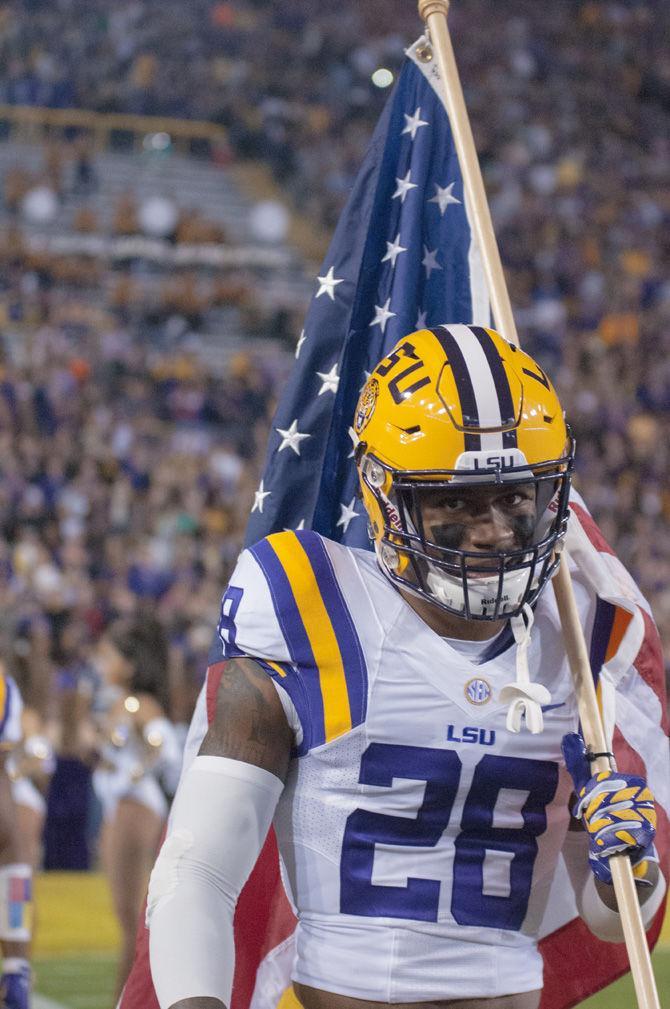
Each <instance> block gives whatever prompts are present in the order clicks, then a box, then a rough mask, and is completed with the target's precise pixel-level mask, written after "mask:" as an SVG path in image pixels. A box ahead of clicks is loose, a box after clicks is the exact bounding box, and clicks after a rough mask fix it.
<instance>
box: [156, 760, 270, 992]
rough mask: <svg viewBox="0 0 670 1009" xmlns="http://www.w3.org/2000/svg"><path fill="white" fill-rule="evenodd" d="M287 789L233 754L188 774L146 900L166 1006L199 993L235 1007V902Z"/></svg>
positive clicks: (194, 766) (197, 766) (197, 762)
mask: <svg viewBox="0 0 670 1009" xmlns="http://www.w3.org/2000/svg"><path fill="white" fill-rule="evenodd" d="M283 787H284V786H283V784H282V782H281V781H280V780H279V778H277V777H275V775H274V774H270V772H269V771H264V770H263V769H262V768H260V767H255V766H254V765H252V764H245V763H243V762H242V761H239V760H230V759H228V758H227V757H211V756H198V757H196V758H195V760H194V761H193V763H192V764H191V766H190V767H189V768H188V770H187V771H186V772H185V774H184V776H183V778H182V781H181V783H180V785H179V788H178V790H177V795H176V797H175V801H174V805H173V807H172V812H171V814H170V821H169V826H168V834H167V837H166V839H165V841H164V843H163V846H162V848H161V850H160V853H159V855H158V858H157V860H156V864H155V866H154V870H153V872H152V874H151V880H150V882H149V894H148V897H147V925H148V927H149V930H150V936H149V953H150V961H151V974H152V978H153V982H154V988H155V990H156V995H157V997H158V1002H159V1005H160V1006H161V1009H169V1007H170V1006H172V1005H174V1003H175V1002H179V1001H181V1000H182V999H187V998H198V997H200V998H205V997H209V998H218V999H221V1000H222V1001H223V1002H224V1004H225V1005H228V1006H229V1005H230V995H231V990H232V985H233V971H234V966H235V954H234V945H233V916H234V913H235V905H236V903H237V898H238V897H239V895H240V891H241V890H242V887H243V886H244V884H245V883H246V881H247V879H248V877H249V875H250V873H251V870H252V869H253V867H254V865H255V863H256V859H257V858H258V856H259V854H260V851H261V848H262V847H263V844H264V842H265V838H266V835H267V832H268V830H269V828H270V824H271V822H272V817H273V815H274V811H275V807H276V805H277V801H278V799H279V796H280V795H281V792H282V790H283Z"/></svg>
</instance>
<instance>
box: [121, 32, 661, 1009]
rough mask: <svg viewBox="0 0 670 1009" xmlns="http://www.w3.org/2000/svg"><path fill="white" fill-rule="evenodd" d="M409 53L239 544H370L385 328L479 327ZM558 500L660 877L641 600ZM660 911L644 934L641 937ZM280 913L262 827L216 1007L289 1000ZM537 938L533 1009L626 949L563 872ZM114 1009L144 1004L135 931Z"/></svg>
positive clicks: (475, 290)
mask: <svg viewBox="0 0 670 1009" xmlns="http://www.w3.org/2000/svg"><path fill="white" fill-rule="evenodd" d="M422 53H425V41H424V40H419V42H418V43H416V44H415V45H414V46H412V48H411V49H410V50H408V54H407V55H408V58H407V60H406V62H405V64H404V66H403V69H402V71H401V73H400V76H399V80H398V82H397V85H396V87H395V89H394V92H393V94H392V95H391V97H390V99H389V102H388V104H387V105H386V108H385V110H384V112H383V114H382V116H381V118H380V121H379V123H378V125H377V128H376V130H375V133H374V136H373V139H372V143H371V145H370V148H369V150H368V153H367V156H366V158H365V161H364V164H363V167H362V168H361V171H360V173H359V175H358V178H357V180H356V183H355V185H354V188H353V191H352V194H351V197H350V199H349V202H348V204H347V206H346V208H345V210H344V211H343V214H342V216H341V218H340V221H339V223H338V226H337V229H336V232H335V236H334V238H333V241H332V243H331V246H330V249H329V251H328V254H327V256H326V260H325V263H324V265H323V267H322V268H321V271H320V273H319V276H318V278H317V280H316V282H315V292H314V297H313V299H312V302H311V305H310V308H309V311H308V314H307V318H306V322H305V328H304V330H303V333H302V334H301V337H300V340H299V342H298V346H297V348H296V358H297V363H296V366H295V368H294V370H293V375H292V378H291V380H290V382H289V384H288V386H287V387H286V389H285V391H284V394H283V396H282V398H281V402H280V404H279V407H278V410H277V414H276V416H275V418H274V421H273V430H272V433H271V436H270V442H269V447H268V454H267V460H266V465H265V469H264V472H263V477H262V480H261V483H260V486H259V488H258V490H257V491H256V496H255V501H254V506H253V510H252V514H251V517H250V521H249V525H248V528H247V537H246V541H247V544H251V543H254V542H256V541H257V540H259V539H261V538H262V537H263V536H266V535H268V534H269V533H271V532H275V531H279V530H281V529H284V528H294V529H298V528H310V527H311V528H314V529H316V530H317V531H318V532H320V533H322V534H323V535H325V536H328V537H330V538H332V539H336V540H339V541H341V542H344V543H347V544H349V545H352V546H368V545H369V543H368V537H367V531H366V521H365V518H364V516H363V508H362V505H361V504H360V502H359V501H358V500H357V498H356V492H355V488H356V485H357V478H356V474H355V470H354V465H353V458H352V456H351V453H350V444H349V441H348V429H349V426H350V424H351V421H352V417H353V413H354V409H355V404H356V401H357V398H358V394H359V390H360V387H361V386H362V385H363V383H364V381H365V379H366V377H367V376H366V372H367V371H368V370H369V369H370V368H371V367H373V366H374V365H375V364H376V362H377V361H378V360H379V359H380V358H381V357H382V356H383V355H384V354H385V353H387V352H388V351H389V350H390V349H391V347H392V346H393V345H394V344H395V343H396V342H397V341H398V339H399V338H400V337H402V336H405V335H406V334H407V333H409V332H412V331H413V330H414V329H418V328H421V327H422V326H424V325H427V326H434V325H439V324H440V323H444V322H452V323H458V322H461V323H474V324H477V325H489V324H490V309H489V302H488V295H487V290H486V284H485V280H484V276H483V271H482V267H481V261H480V257H479V254H478V250H477V247H476V244H475V241H474V237H473V234H472V231H471V228H470V224H469V218H468V208H467V204H466V200H465V198H464V195H463V180H462V176H461V172H460V168H459V165H458V160H457V156H456V153H455V150H454V146H453V141H452V136H451V130H450V127H449V122H448V118H447V114H446V111H445V109H444V106H443V104H442V102H441V99H440V98H439V81H438V78H437V70H436V67H435V65H434V63H433V62H432V61H429V62H426V61H425V59H422V58H421V54H422ZM571 508H572V512H573V517H572V519H571V522H570V528H569V533H568V537H569V543H568V547H569V550H570V553H571V557H572V560H573V562H576V565H577V567H578V569H579V572H580V577H582V578H583V579H585V580H586V581H587V583H589V584H590V586H591V589H592V590H593V591H594V592H595V593H596V595H597V596H598V597H599V603H598V607H597V616H596V623H595V625H594V628H592V629H591V649H590V650H591V655H590V658H591V665H592V669H593V675H594V678H595V679H596V682H599V681H602V682H603V684H605V683H608V684H609V687H610V688H611V689H614V688H616V702H615V708H616V718H615V723H616V724H615V725H613V726H612V728H613V746H614V752H615V755H616V756H617V759H618V760H619V765H620V766H621V767H622V768H623V769H626V770H630V771H632V772H635V773H639V774H642V775H644V776H646V777H647V778H648V780H649V782H650V784H651V787H652V789H653V790H654V791H655V793H656V796H657V800H658V809H659V833H658V837H657V842H658V845H657V846H658V849H659V855H660V858H661V864H662V866H663V870H664V873H665V875H666V878H668V876H669V875H670V820H669V816H670V770H669V759H668V740H667V733H668V719H667V710H666V698H665V682H664V669H663V657H662V653H661V649H660V642H659V638H658V633H657V631H656V628H655V626H654V624H653V620H652V618H651V615H650V613H649V610H648V605H647V603H646V602H645V600H644V599H643V598H642V597H641V596H640V594H639V592H638V590H637V588H636V586H635V585H634V583H633V582H632V580H631V579H630V576H629V575H628V574H627V572H626V571H625V570H624V568H623V566H622V565H621V563H620V562H619V561H618V559H617V558H616V557H615V556H614V553H613V551H612V550H611V548H610V547H609V546H608V544H607V543H606V542H605V540H604V538H603V537H602V534H601V533H600V530H599V529H598V527H597V526H596V524H595V522H594V521H593V519H592V518H591V516H590V515H589V513H588V511H587V510H586V508H585V506H584V504H583V502H582V501H581V500H580V499H579V497H578V496H576V495H575V496H574V498H573V500H572V502H571ZM217 644H218V642H217ZM214 654H215V657H214V659H213V664H212V665H211V666H210V668H209V670H208V674H207V682H206V685H205V688H204V689H203V692H202V693H201V696H200V699H199V701H198V705H197V708H196V712H195V715H194V718H193V721H192V724H191V729H190V732H189V742H188V744H187V752H186V755H185V760H184V763H185V766H187V765H188V763H189V762H190V759H192V758H193V756H194V755H195V753H196V752H197V750H198V747H199V745H200V742H201V741H202V738H203V737H204V735H205V732H206V731H207V726H208V723H209V721H210V720H211V718H212V717H213V712H214V707H215V698H216V691H217V687H218V683H219V680H220V677H221V672H222V669H223V663H222V662H221V661H220V648H217V647H215V648H214V649H213V655H214ZM217 657H218V658H217ZM663 912H664V909H663V908H661V910H660V911H659V913H658V915H657V916H656V919H655V921H654V923H653V925H652V926H651V928H650V930H649V932H648V937H649V940H650V942H652V943H653V942H655V941H656V939H657V938H658V935H659V932H660V929H661V923H662V919H663ZM295 923H296V919H295V917H294V914H293V910H292V908H291V905H290V903H289V901H288V898H287V896H286V893H285V890H284V887H283V884H282V881H281V877H280V873H279V861H278V853H277V845H276V840H275V838H274V832H273V831H272V830H271V831H270V834H269V836H268V839H267V841H266V844H265V847H264V849H263V851H262V853H261V855H260V857H259V859H258V861H257V863H256V866H255V868H254V870H253V872H252V874H251V877H250V878H249V880H248V882H247V884H246V886H245V887H244V889H243V891H242V894H241V896H240V899H239V902H238V905H237V910H236V914H235V948H236V965H235V981H234V985H233V997H232V1004H231V1009H278V1007H279V1009H299V1007H298V1003H297V1001H296V999H295V996H293V995H292V993H291V989H290V971H291V966H292V959H293V932H294V929H295ZM540 936H541V941H540V949H541V951H542V954H543V957H544V965H545V985H544V991H543V995H542V1002H541V1009H568V1007H570V1006H574V1005H576V1004H577V1003H578V1002H580V1001H581V1000H582V999H584V998H586V997H587V996H588V995H590V994H592V993H593V992H595V991H598V990H599V989H600V988H602V987H604V986H605V985H607V984H609V983H610V982H611V981H613V980H615V978H616V977H618V976H619V975H620V974H622V973H623V972H625V971H626V970H627V969H628V967H627V963H628V961H627V956H626V952H625V949H624V947H623V946H622V945H621V946H617V945H612V944H604V943H602V942H601V941H600V940H599V939H596V938H595V937H594V936H593V935H592V934H591V933H590V932H589V931H588V930H587V928H586V926H585V924H584V923H583V922H582V921H581V919H580V918H579V916H578V915H577V910H576V906H575V901H574V898H573V896H572V891H571V887H570V884H569V882H568V881H567V877H566V875H565V872H564V870H562V869H559V872H558V874H557V878H556V880H555V884H554V886H553V889H552V894H551V898H550V902H549V907H548V909H547V913H546V914H545V918H544V920H543V922H542V927H541V930H540ZM119 1009H158V1003H157V1001H156V997H155V994H154V992H153V986H152V983H151V975H150V970H149V960H148V933H147V932H146V930H145V929H144V928H143V925H140V928H139V930H138V942H137V954H136V960H135V964H134V966H133V970H132V972H131V976H130V978H129V980H128V983H127V985H126V988H125V990H124V993H123V996H122V998H121V1001H120V1003H119Z"/></svg>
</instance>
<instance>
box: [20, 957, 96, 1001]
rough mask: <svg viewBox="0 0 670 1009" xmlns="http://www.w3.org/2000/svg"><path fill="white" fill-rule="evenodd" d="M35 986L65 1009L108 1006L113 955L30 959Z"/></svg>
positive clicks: (40, 992) (41, 993)
mask: <svg viewBox="0 0 670 1009" xmlns="http://www.w3.org/2000/svg"><path fill="white" fill-rule="evenodd" d="M34 968H35V988H36V990H37V991H38V992H39V994H40V995H46V996H47V997H48V998H50V999H53V1000H54V1001H55V1002H59V1003H60V1004H61V1005H63V1006H67V1009H112V994H113V991H114V978H115V974H116V956H115V955H114V954H112V953H97V954H96V953H91V954H88V955H84V956H68V957H60V956H59V957H55V956H54V957H41V958H37V959H36V960H35V961H34Z"/></svg>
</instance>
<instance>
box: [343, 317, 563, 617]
mask: <svg viewBox="0 0 670 1009" xmlns="http://www.w3.org/2000/svg"><path fill="white" fill-rule="evenodd" d="M444 328H446V327H444ZM449 329H450V330H452V332H453V331H456V330H460V331H463V330H466V331H468V334H470V333H472V332H475V330H476V328H475V327H465V326H457V327H449ZM436 335H438V334H437V331H421V332H419V333H417V334H412V336H411V337H408V338H407V339H406V340H405V341H404V344H403V343H402V342H401V345H399V348H396V350H395V351H394V352H393V353H392V354H391V355H389V358H387V359H385V361H384V362H381V365H380V366H378V368H379V370H378V371H375V372H374V373H373V377H372V379H371V382H374V383H375V384H376V386H377V388H376V389H375V404H374V406H373V410H372V412H371V411H370V408H369V404H370V399H371V397H370V395H369V394H368V396H367V397H366V417H365V422H364V423H363V424H362V425H361V430H359V431H357V432H356V433H357V434H358V435H359V444H358V447H357V451H356V458H357V462H358V466H359V476H360V481H361V489H362V496H363V500H364V502H365V505H366V508H367V511H368V515H369V519H370V529H371V536H372V538H373V539H374V542H375V548H376V552H377V557H378V561H379V564H380V566H381V568H382V570H383V571H384V573H385V574H386V575H387V577H388V578H389V579H390V580H391V581H392V582H393V583H394V584H396V585H397V586H398V587H402V588H404V589H405V590H407V591H408V592H410V593H412V594H413V595H415V596H419V597H421V598H423V599H426V600H428V601H429V602H431V603H432V604H434V605H436V606H438V607H439V608H441V609H443V610H446V611H447V612H449V613H452V614H454V615H457V616H459V617H462V618H464V619H467V620H500V619H501V618H507V617H511V616H514V615H515V614H517V613H519V612H520V611H521V610H522V608H523V606H524V605H525V604H527V603H530V604H532V603H533V602H534V601H535V600H536V599H537V597H538V596H539V594H540V592H541V591H542V588H543V587H544V586H545V585H546V583H547V581H548V579H549V578H550V577H551V575H552V573H553V571H554V570H555V568H556V565H557V563H558V561H557V557H556V554H557V548H559V549H560V547H559V544H560V541H561V539H562V538H563V536H564V534H565V529H566V525H567V519H568V495H569V488H570V475H571V471H572V463H573V448H574V443H573V440H572V438H571V437H570V435H569V433H568V431H567V429H566V427H565V424H564V422H563V417H562V411H561V410H560V404H558V400H557V398H556V395H555V393H554V392H553V389H551V387H550V385H549V383H548V379H546V376H544V373H543V372H541V370H540V369H538V367H537V365H536V364H535V362H533V361H532V359H530V358H528V356H527V355H525V354H522V352H520V351H518V350H517V349H516V348H514V349H512V348H510V345H509V344H506V342H505V341H504V340H502V338H501V337H500V336H499V335H498V334H497V333H493V332H492V331H490V330H479V329H477V330H476V338H477V340H478V341H479V342H480V343H483V344H484V345H485V346H486V347H487V350H490V346H491V345H492V346H493V347H495V349H496V350H500V351H501V353H500V358H501V360H504V361H505V358H507V359H510V358H511V359H512V362H513V365H515V366H516V365H517V363H518V365H520V366H521V367H516V368H515V371H513V372H511V374H510V375H509V378H508V381H509V385H510V388H512V389H513V390H514V391H516V392H517V402H518V404H519V406H518V411H517V418H518V419H517V423H516V424H515V427H514V438H512V437H511V436H510V435H509V434H508V433H507V431H504V430H501V431H500V433H498V432H495V431H492V430H491V428H490V427H488V426H487V427H483V426H482V427H480V429H479V432H478V434H479V436H480V442H479V445H478V443H477V441H476V436H475V433H474V430H475V429H473V426H472V425H471V426H470V428H469V429H468V430H465V423H464V422H461V423H459V421H461V418H460V417H458V416H455V410H453V409H449V404H448V403H445V398H444V397H442V396H439V391H438V396H437V397H435V396H434V395H431V393H432V392H433V390H432V389H431V388H430V381H427V382H425V383H424V386H425V388H423V389H420V392H419V391H417V392H415V393H414V394H413V395H411V394H410V396H408V397H406V398H405V399H403V398H401V397H399V396H394V395H393V392H394V390H393V388H392V389H391V397H386V398H385V397H384V391H385V390H384V378H385V374H387V373H389V371H390V375H389V379H390V381H389V383H388V384H389V385H392V383H393V381H394V374H395V387H396V390H397V387H398V375H397V372H398V368H396V369H395V372H394V371H393V369H392V368H391V369H389V367H388V362H389V361H391V362H393V361H394V360H395V361H396V362H397V363H400V364H401V363H402V360H401V358H400V352H399V351H400V350H402V349H403V347H405V348H406V347H408V346H409V350H410V352H411V353H408V352H407V351H406V350H405V352H404V354H405V356H412V355H414V356H415V357H416V358H417V359H419V360H421V362H422V364H424V365H425V366H426V371H427V372H428V373H429V374H430V372H431V370H432V373H433V375H435V376H437V381H436V382H435V386H437V387H439V384H440V382H442V384H443V385H444V373H445V365H446V364H448V362H445V360H444V358H445V354H444V352H443V351H442V348H441V341H439V342H438V341H437V340H435V336H436ZM431 351H432V352H434V357H435V362H434V364H433V367H432V369H431V367H430V364H426V358H428V357H429V356H430V353H431ZM441 351H442V353H441ZM516 355H518V357H516ZM505 363H506V361H505ZM526 364H528V365H531V366H532V368H531V367H525V365H526ZM416 370H417V369H415V371H416ZM454 371H456V369H454ZM519 372H520V373H521V374H522V375H524V373H525V374H526V375H528V376H529V378H525V383H524V384H523V385H522V383H517V384H518V386H521V388H520V389H514V384H513V383H514V378H515V373H516V374H517V375H518V373H519ZM508 374H509V373H508ZM506 377H507V376H506ZM524 377H525V376H524ZM497 378H498V379H500V368H499V367H498V374H497ZM531 379H532V380H533V381H531ZM476 381H477V377H476V376H475V378H474V380H473V382H472V384H473V385H474V383H475V382H476ZM538 383H539V384H540V385H541V387H542V391H541V396H542V400H543V402H542V404H541V409H542V411H543V412H542V413H538V409H537V408H536V406H535V404H534V403H533V401H532V399H531V395H532V394H533V393H535V389H534V386H535V385H537V384H538ZM480 384H481V383H480ZM528 385H530V394H531V395H529V394H528V393H527V391H526V388H525V386H528ZM366 388H367V387H366ZM364 396H365V391H364ZM410 398H411V399H414V401H415V402H414V403H413V404H409V400H410ZM511 398H512V397H511V396H509V397H508V400H509V399H511ZM436 399H437V400H438V402H437V404H436ZM453 399H454V396H453V393H452V400H453ZM524 400H525V402H524ZM417 401H418V402H417ZM440 401H441V404H442V408H440ZM531 404H532V405H531ZM508 405H509V404H508ZM513 405H514V404H513ZM406 406H411V407H413V409H404V408H405V407H406ZM524 408H525V409H524ZM403 412H404V416H403ZM422 413H423V415H424V418H425V419H424V418H422V417H421V414H422ZM373 415H374V416H373ZM538 415H539V416H540V418H541V423H542V424H543V425H544V427H546V429H547V432H546V433H545V431H543V430H542V428H540V430H539V431H538V422H537V421H536V420H535V419H534V418H535V417H536V416H538ZM359 416H361V411H360V409H359V412H358V413H357V420H358V417H359ZM529 417H530V418H531V420H530V424H528V423H527V422H528V419H529ZM438 418H439V419H441V424H439V425H438V424H437V423H435V422H436V420H438ZM422 419H423V423H419V424H415V423H409V424H402V423H400V422H401V421H403V420H407V421H415V420H420V421H421V420H422ZM431 424H432V430H431ZM507 426H508V430H511V429H512V428H511V425H510V424H509V422H508V425H507ZM501 427H502V425H501ZM524 427H527V428H528V429H529V430H528V432H526V431H525V430H524ZM496 434H497V437H498V445H500V449H501V450H498V451H492V450H491V448H490V447H489V445H492V446H493V447H495V448H497V447H498V446H497V445H496V444H495V437H494V436H495V435H496ZM408 435H409V438H410V439H411V438H414V443H415V445H416V448H417V450H418V451H416V452H415V453H413V454H415V455H416V456H418V457H419V458H420V459H421V458H422V461H423V460H425V461H426V462H430V463H433V465H432V466H427V467H426V468H421V469H419V468H414V467H412V468H409V467H408V468H405V467H404V466H403V467H399V466H397V465H393V461H394V455H395V456H396V458H399V457H400V456H401V455H402V454H403V447H404V446H403V441H404V442H405V444H406V443H407V441H408V440H409V439H408V438H407V436H408ZM421 435H423V436H424V437H423V445H422V444H421ZM526 435H527V436H526ZM538 435H545V436H544V437H542V438H540V437H538ZM403 436H405V437H404V438H403ZM417 436H418V437H417ZM482 443H486V445H487V447H486V448H482V447H481V444H482ZM557 448H558V449H559V451H558V452H557V451H556V449H557ZM543 450H545V451H543ZM404 454H405V456H406V457H407V456H408V455H409V454H410V453H409V452H405V453H404ZM443 460H444V463H446V465H442V466H435V465H434V463H435V462H438V463H439V462H442V461H443ZM449 463H451V465H449ZM484 511H486V512H487V516H486V517H484V518H482V514H483V512H484ZM482 522H484V524H485V525H487V528H488V532H487V534H486V535H483V534H481V523H482ZM477 523H480V524H479V526H478V528H479V530H480V533H479V534H478V540H475V541H472V536H471V532H472V529H473V528H474V527H476V526H477ZM492 524H493V525H495V527H496V529H497V532H495V533H492V532H491V526H492Z"/></svg>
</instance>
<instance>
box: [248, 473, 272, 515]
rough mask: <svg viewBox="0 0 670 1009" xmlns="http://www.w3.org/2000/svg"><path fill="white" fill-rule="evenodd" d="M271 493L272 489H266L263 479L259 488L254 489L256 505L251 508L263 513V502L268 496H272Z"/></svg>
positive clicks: (253, 510)
mask: <svg viewBox="0 0 670 1009" xmlns="http://www.w3.org/2000/svg"><path fill="white" fill-rule="evenodd" d="M271 493H272V491H269V490H265V487H264V486H263V481H262V480H261V482H260V486H259V488H258V490H257V491H254V506H253V508H252V509H251V510H252V512H255V511H259V512H260V513H261V515H262V514H263V502H264V501H265V499H266V497H270V494H271Z"/></svg>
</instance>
